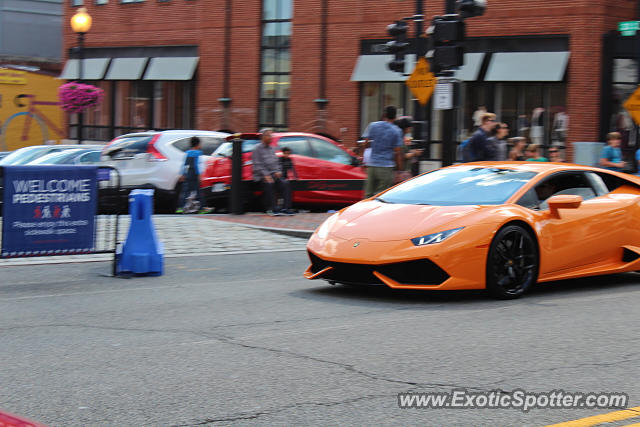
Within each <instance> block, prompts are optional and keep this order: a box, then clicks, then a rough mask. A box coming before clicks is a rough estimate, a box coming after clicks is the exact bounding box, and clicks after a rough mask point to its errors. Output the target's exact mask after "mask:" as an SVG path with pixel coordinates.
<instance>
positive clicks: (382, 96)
mask: <svg viewBox="0 0 640 427" xmlns="http://www.w3.org/2000/svg"><path fill="white" fill-rule="evenodd" d="M637 3H638V2H637V1H635V0H601V1H595V2H594V1H586V0H563V1H559V0H531V1H528V2H526V4H525V3H524V2H522V1H520V0H490V1H489V6H488V9H487V11H486V13H485V15H483V16H481V17H477V18H472V19H468V20H467V36H468V43H467V53H466V54H465V66H464V67H463V68H462V69H460V70H459V71H458V72H457V73H456V76H457V77H458V78H459V79H460V80H462V90H461V102H462V105H463V108H461V109H460V112H459V115H458V118H457V125H456V127H457V129H456V139H457V140H458V141H459V140H461V139H462V138H464V137H465V135H466V134H467V133H468V132H469V131H470V130H471V129H472V126H473V123H472V120H471V117H472V115H473V112H474V111H475V110H476V108H477V107H478V106H480V105H484V106H486V107H487V109H488V110H490V111H494V112H496V113H497V114H498V117H499V119H500V120H502V121H505V122H507V123H508V124H509V125H510V127H511V129H512V132H511V135H512V136H513V135H515V134H516V133H521V134H526V135H527V136H530V137H531V138H532V140H534V141H535V142H540V143H542V144H545V145H551V144H557V145H566V146H567V147H569V148H570V143H571V142H576V141H597V140H602V138H603V136H604V134H605V133H606V132H608V131H609V130H612V129H620V130H624V131H625V132H626V134H625V138H626V139H627V140H628V144H629V145H633V144H635V139H636V138H635V133H636V130H635V129H636V128H635V127H634V126H633V125H632V123H631V122H630V120H629V118H628V116H627V115H625V113H624V111H621V109H620V101H621V100H623V99H624V98H626V97H627V96H628V94H629V93H630V92H631V91H633V90H634V89H635V87H636V83H637V72H636V71H637V62H636V61H635V58H636V56H637V52H638V49H637V48H634V46H635V45H634V43H636V42H635V40H636V38H635V37H626V38H624V37H622V36H620V35H617V34H614V33H613V31H614V30H615V29H616V26H617V23H618V22H620V21H628V20H633V19H636V17H637V15H638V13H637V7H638V4H637ZM78 6H85V7H86V8H87V9H88V12H89V13H90V14H91V15H92V17H93V26H92V28H91V30H90V32H89V33H88V34H87V35H86V46H87V49H86V55H85V57H86V58H88V59H87V60H86V66H85V69H86V72H85V73H86V75H84V76H83V77H84V78H85V79H88V80H93V83H95V84H97V85H100V86H101V87H103V88H104V89H105V91H106V93H107V96H106V97H105V102H104V103H103V105H102V106H101V108H100V109H99V110H96V111H94V112H92V113H90V114H89V115H88V116H89V117H86V118H85V121H86V123H87V124H88V125H89V129H88V135H87V136H88V137H90V138H95V139H103V140H105V139H110V138H112V137H113V136H116V135H118V134H122V133H125V132H129V131H131V130H135V129H149V128H157V129H161V128H187V127H193V128H199V129H232V130H236V131H240V130H243V131H252V130H255V129H258V128H260V127H263V126H271V127H275V128H281V129H290V130H305V131H316V132H324V133H327V134H330V135H332V136H334V137H336V138H340V139H341V140H343V141H344V142H345V144H347V145H352V144H354V143H355V141H356V140H357V139H358V137H359V135H361V133H362V131H363V129H364V127H365V126H366V124H367V123H368V122H369V121H371V120H375V119H377V117H378V116H379V114H380V112H381V109H382V107H383V105H384V104H388V103H393V104H396V105H399V106H400V108H401V112H402V113H403V114H412V113H413V108H414V106H413V102H412V101H411V96H410V93H409V92H408V90H407V89H406V87H405V85H404V83H403V79H404V78H405V77H403V76H402V75H401V74H398V73H392V72H391V71H389V70H388V69H386V62H387V61H388V59H389V56H388V55H387V54H386V53H385V52H384V50H383V48H382V46H383V44H384V42H385V41H386V40H385V39H386V38H387V35H386V31H385V30H386V26H387V25H388V24H390V23H391V22H392V21H394V20H396V19H402V18H403V17H407V16H412V15H413V13H414V7H415V2H410V1H406V0H391V1H387V2H380V1H370V0H340V1H336V0H298V1H295V2H294V1H293V0H244V1H238V0H218V1H212V0H146V1H144V0H84V1H83V0H67V1H66V2H65V17H66V19H65V21H64V22H69V18H70V17H71V16H72V15H73V14H74V13H75V12H76V10H77V7H78ZM443 11H444V0H441V1H439V2H433V1H429V2H425V15H426V19H427V21H430V20H431V18H432V17H433V16H434V15H438V14H442V13H443ZM63 32H64V46H65V52H66V54H65V58H66V59H68V61H67V63H66V66H65V70H64V71H63V74H62V77H63V78H66V79H75V78H77V77H78V76H77V60H75V59H74V58H70V57H69V55H68V52H69V50H70V48H71V47H73V46H75V44H76V36H75V34H73V32H72V31H71V28H70V27H69V26H65V27H64V29H63ZM412 35H413V33H412ZM74 61H75V62H76V63H75V64H74ZM410 66H411V64H408V68H407V69H409V67H410ZM427 108H428V112H427V117H428V120H429V126H427V127H426V131H425V134H424V135H423V136H424V137H425V139H427V140H429V141H432V142H433V144H432V147H431V156H432V157H434V158H438V156H439V152H440V150H439V144H438V142H439V141H440V140H441V139H442V136H441V129H440V126H441V125H440V123H441V120H440V118H441V116H440V112H439V111H433V110H432V109H431V106H430V105H429V106H427ZM567 116H568V117H569V118H570V124H569V125H568V126H567V123H569V121H568V120H567ZM75 120H76V118H74V117H71V118H70V123H71V125H70V133H71V135H72V137H73V133H74V129H75V128H74V123H75ZM567 154H570V153H567Z"/></svg>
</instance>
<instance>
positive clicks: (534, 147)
mask: <svg viewBox="0 0 640 427" xmlns="http://www.w3.org/2000/svg"><path fill="white" fill-rule="evenodd" d="M526 153H527V156H528V157H527V162H548V161H549V159H547V158H546V157H542V156H541V155H540V148H539V147H538V144H529V145H527V151H526Z"/></svg>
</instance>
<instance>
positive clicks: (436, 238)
mask: <svg viewBox="0 0 640 427" xmlns="http://www.w3.org/2000/svg"><path fill="white" fill-rule="evenodd" d="M463 228H464V227H459V228H452V229H451V230H446V231H440V232H439V233H433V234H427V235H426V236H422V237H415V238H413V239H411V242H412V243H413V244H414V245H416V246H424V245H432V244H434V243H440V242H442V241H443V240H444V239H446V238H447V237H450V236H453V235H454V234H456V233H457V232H458V231H460V230H462V229H463Z"/></svg>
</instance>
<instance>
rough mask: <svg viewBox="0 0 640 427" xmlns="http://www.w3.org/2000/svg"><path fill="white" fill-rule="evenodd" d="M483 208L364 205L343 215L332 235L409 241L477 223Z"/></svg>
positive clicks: (357, 204)
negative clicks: (476, 220)
mask: <svg viewBox="0 0 640 427" xmlns="http://www.w3.org/2000/svg"><path fill="white" fill-rule="evenodd" d="M483 209H485V208H483V207H482V206H477V205H467V206H428V205H427V206H425V205H403V204H390V203H381V202H376V201H364V202H360V203H356V204H355V205H353V206H350V207H348V208H346V209H345V210H344V211H342V212H341V213H340V214H339V216H338V218H337V221H336V222H335V224H334V225H333V227H331V231H330V233H331V234H332V235H333V236H336V237H339V238H341V239H354V238H367V239H369V240H371V241H390V240H406V239H411V238H414V237H418V236H422V235H425V234H429V233H436V232H439V231H444V230H449V229H451V228H457V227H461V226H464V225H470V224H473V223H475V221H474V220H473V219H472V217H474V216H476V215H475V214H476V213H477V212H479V211H481V210H483Z"/></svg>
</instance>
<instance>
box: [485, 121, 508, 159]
mask: <svg viewBox="0 0 640 427" xmlns="http://www.w3.org/2000/svg"><path fill="white" fill-rule="evenodd" d="M508 136H509V125H507V124H506V123H496V125H495V126H494V127H493V129H492V130H491V136H490V137H489V142H490V143H491V144H493V145H494V146H495V147H496V160H507V137H508Z"/></svg>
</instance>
